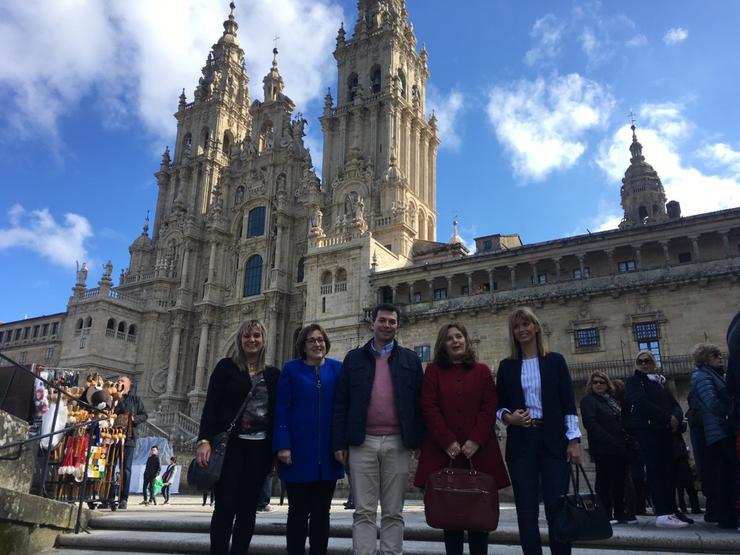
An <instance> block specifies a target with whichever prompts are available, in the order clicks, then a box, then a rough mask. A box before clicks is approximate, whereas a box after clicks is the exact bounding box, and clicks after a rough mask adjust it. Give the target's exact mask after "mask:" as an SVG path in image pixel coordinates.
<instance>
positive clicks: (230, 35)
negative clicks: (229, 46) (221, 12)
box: [219, 2, 239, 44]
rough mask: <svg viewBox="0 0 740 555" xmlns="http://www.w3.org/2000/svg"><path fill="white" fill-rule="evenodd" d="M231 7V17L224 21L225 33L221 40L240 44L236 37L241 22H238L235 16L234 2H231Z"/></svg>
mask: <svg viewBox="0 0 740 555" xmlns="http://www.w3.org/2000/svg"><path fill="white" fill-rule="evenodd" d="M229 8H231V11H230V12H229V17H228V18H227V19H226V21H224V34H223V35H222V36H221V40H220V41H219V42H232V43H234V44H239V41H238V40H237V38H236V31H237V30H238V29H239V24H238V23H237V22H236V17H234V10H235V9H236V5H235V4H234V2H231V3H230V4H229Z"/></svg>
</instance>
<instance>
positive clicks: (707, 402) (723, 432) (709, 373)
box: [691, 366, 734, 445]
mask: <svg viewBox="0 0 740 555" xmlns="http://www.w3.org/2000/svg"><path fill="white" fill-rule="evenodd" d="M691 390H692V392H693V393H694V398H695V399H697V400H698V405H699V406H698V407H697V408H698V409H699V412H700V415H701V419H702V424H703V426H704V438H705V441H706V444H707V445H712V444H713V443H716V442H718V441H720V440H722V439H725V438H726V437H732V435H733V433H734V431H733V430H734V422H733V421H732V420H731V418H732V416H733V414H732V398H731V394H730V391H729V388H728V387H727V384H726V383H725V379H724V378H723V377H722V376H721V375H720V374H719V373H718V372H716V371H714V370H712V369H711V368H707V367H705V366H699V367H698V368H694V371H693V372H692V373H691Z"/></svg>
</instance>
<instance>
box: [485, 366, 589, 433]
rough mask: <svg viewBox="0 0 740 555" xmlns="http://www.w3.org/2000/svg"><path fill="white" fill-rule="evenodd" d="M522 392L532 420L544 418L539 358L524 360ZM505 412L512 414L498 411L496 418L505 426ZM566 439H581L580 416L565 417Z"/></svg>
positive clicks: (505, 410)
mask: <svg viewBox="0 0 740 555" xmlns="http://www.w3.org/2000/svg"><path fill="white" fill-rule="evenodd" d="M522 391H523V392H524V404H525V405H526V406H527V410H528V411H529V417H530V418H538V419H541V418H543V413H542V381H541V379H540V361H539V359H538V358H536V357H535V358H525V359H522ZM505 412H511V411H510V410H509V409H508V408H501V409H499V410H498V411H496V416H498V419H499V420H501V422H503V423H504V424H506V422H504V421H503V419H502V416H503V415H504V413H505ZM565 437H567V438H568V439H569V440H570V439H576V438H578V437H581V429H580V428H579V427H578V415H576V414H566V415H565Z"/></svg>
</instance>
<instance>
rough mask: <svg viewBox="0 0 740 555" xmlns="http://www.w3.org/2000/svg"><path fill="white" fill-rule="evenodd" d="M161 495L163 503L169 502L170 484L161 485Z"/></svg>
mask: <svg viewBox="0 0 740 555" xmlns="http://www.w3.org/2000/svg"><path fill="white" fill-rule="evenodd" d="M162 497H164V502H165V503H169V502H170V486H162Z"/></svg>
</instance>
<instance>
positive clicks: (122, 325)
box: [118, 322, 126, 333]
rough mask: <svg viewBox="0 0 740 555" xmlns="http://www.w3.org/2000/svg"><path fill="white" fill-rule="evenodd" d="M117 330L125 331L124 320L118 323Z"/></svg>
mask: <svg viewBox="0 0 740 555" xmlns="http://www.w3.org/2000/svg"><path fill="white" fill-rule="evenodd" d="M118 331H119V332H121V333H126V322H119V323H118Z"/></svg>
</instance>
